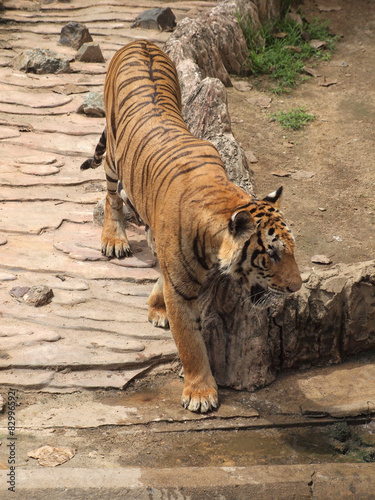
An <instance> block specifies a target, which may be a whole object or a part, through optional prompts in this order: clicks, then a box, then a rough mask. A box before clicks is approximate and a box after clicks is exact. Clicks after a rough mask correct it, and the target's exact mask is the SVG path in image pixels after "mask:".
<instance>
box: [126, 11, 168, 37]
mask: <svg viewBox="0 0 375 500" xmlns="http://www.w3.org/2000/svg"><path fill="white" fill-rule="evenodd" d="M130 27H131V28H142V29H146V30H157V29H158V30H160V31H173V29H174V28H175V27H176V16H175V15H174V14H173V12H172V9H171V8H170V7H166V8H164V9H163V8H158V7H157V8H155V9H148V10H145V11H144V12H142V13H141V14H139V15H138V16H137V17H136V18H135V21H134V22H133V23H132V24H131V25H130Z"/></svg>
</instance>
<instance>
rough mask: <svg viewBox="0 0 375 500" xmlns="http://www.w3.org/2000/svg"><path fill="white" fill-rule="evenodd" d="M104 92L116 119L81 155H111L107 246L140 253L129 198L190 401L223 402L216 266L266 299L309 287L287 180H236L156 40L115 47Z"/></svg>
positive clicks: (91, 164)
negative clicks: (207, 295)
mask: <svg viewBox="0 0 375 500" xmlns="http://www.w3.org/2000/svg"><path fill="white" fill-rule="evenodd" d="M104 100H105V112H106V128H105V130H104V132H103V134H102V136H101V138H100V141H99V143H98V145H97V147H96V149H95V154H94V157H93V158H91V159H89V160H86V161H85V162H84V163H83V164H82V165H81V168H82V169H83V170H85V169H87V168H96V167H97V166H99V165H100V164H101V162H102V159H103V157H104V155H105V161H104V169H105V176H106V183H107V194H106V201H105V217H104V225H103V230H102V238H101V245H102V253H103V254H104V255H105V256H107V257H128V256H130V255H131V254H132V252H131V247H130V244H129V241H128V238H127V235H126V229H125V222H124V217H123V211H122V207H123V203H126V204H127V205H128V207H129V209H130V211H131V212H132V213H133V214H134V216H135V217H136V219H137V220H138V221H140V222H143V223H144V225H145V229H146V235H147V239H148V241H149V242H150V245H151V247H152V248H153V249H154V250H155V252H156V255H157V258H158V261H159V264H160V269H161V276H160V278H159V279H158V281H157V282H156V283H155V285H154V287H153V289H152V292H151V294H150V297H149V299H148V308H149V309H148V319H149V321H150V322H151V323H152V324H153V325H154V326H157V327H163V328H167V327H170V329H171V332H172V336H173V338H174V341H175V343H176V346H177V351H178V355H179V358H180V360H181V363H182V366H183V371H184V386H183V392H182V396H181V404H182V406H183V407H184V408H186V409H188V410H190V411H193V412H201V413H206V412H208V411H212V410H215V409H216V408H217V407H218V388H217V384H216V382H215V379H214V377H213V375H212V372H211V369H210V365H209V360H208V355H207V351H206V347H205V344H204V341H203V336H202V328H201V320H200V314H199V308H198V296H199V292H200V289H201V286H202V283H203V281H204V280H205V277H206V275H207V273H208V271H209V270H210V269H211V268H212V267H213V266H217V267H218V268H219V269H220V272H222V273H226V274H229V275H230V276H231V277H232V278H233V279H234V280H237V281H238V282H239V283H240V284H241V286H243V287H244V288H245V290H246V293H248V294H249V296H250V297H253V296H254V297H256V298H257V299H258V298H259V297H260V296H261V295H262V294H270V293H271V294H274V295H275V294H284V295H285V294H290V293H294V292H297V291H298V290H299V289H300V288H301V283H302V281H301V276H300V273H299V270H298V266H297V263H296V260H295V257H294V247H295V241H294V238H293V236H292V233H291V231H290V229H289V228H288V226H287V225H286V223H285V222H284V219H283V216H282V213H281V212H280V206H279V204H280V199H281V194H282V187H281V188H279V189H277V190H276V191H274V192H272V193H271V194H269V195H268V196H266V197H265V198H264V199H257V198H254V197H252V196H250V195H249V194H247V193H246V192H245V191H243V190H242V189H240V188H239V187H238V186H237V185H235V184H233V183H232V182H230V181H229V179H228V177H227V174H226V171H225V168H224V164H223V162H222V160H221V158H220V156H219V153H218V151H217V150H216V149H215V147H214V146H213V144H211V143H210V142H208V141H205V140H201V139H198V138H196V137H194V136H193V135H192V134H191V133H190V131H189V130H188V128H187V126H186V124H185V122H184V120H183V118H182V114H181V92H180V86H179V81H178V77H177V71H176V68H175V66H174V64H173V62H172V61H171V60H170V58H169V57H168V56H167V55H166V54H165V53H164V52H163V51H162V50H161V49H159V48H158V47H157V46H156V45H155V44H153V43H151V42H150V41H147V40H138V41H134V42H131V43H129V44H127V45H126V46H124V47H123V48H121V49H120V50H118V51H117V52H116V53H115V55H114V56H113V58H112V60H111V62H110V64H109V67H108V71H107V75H106V79H105V84H104Z"/></svg>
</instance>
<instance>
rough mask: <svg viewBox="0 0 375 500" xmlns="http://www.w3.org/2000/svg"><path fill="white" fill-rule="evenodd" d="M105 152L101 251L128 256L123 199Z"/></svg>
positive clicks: (129, 253)
mask: <svg viewBox="0 0 375 500" xmlns="http://www.w3.org/2000/svg"><path fill="white" fill-rule="evenodd" d="M112 165H113V163H112V162H111V160H110V158H109V155H108V153H107V156H106V159H105V163H104V168H105V172H106V179H107V196H106V201H105V211H104V225H103V231H102V253H103V254H104V255H106V256H107V257H117V258H121V257H129V256H130V255H132V251H131V249H130V245H129V241H128V238H127V236H126V230H125V218H124V213H123V210H122V207H123V201H122V199H121V198H120V196H119V194H118V193H117V183H118V179H117V174H116V170H115V169H114V168H113V167H112Z"/></svg>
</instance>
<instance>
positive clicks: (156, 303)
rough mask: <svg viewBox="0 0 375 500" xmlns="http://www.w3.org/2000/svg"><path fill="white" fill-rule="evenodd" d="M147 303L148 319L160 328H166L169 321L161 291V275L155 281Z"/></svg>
mask: <svg viewBox="0 0 375 500" xmlns="http://www.w3.org/2000/svg"><path fill="white" fill-rule="evenodd" d="M147 304H148V320H149V321H150V323H152V324H153V325H154V326H158V327H160V328H168V327H169V321H168V316H167V311H166V309H165V302H164V292H163V277H162V276H160V278H159V279H158V281H157V282H156V283H155V285H154V288H153V289H152V292H151V294H150V297H149V299H148V301H147Z"/></svg>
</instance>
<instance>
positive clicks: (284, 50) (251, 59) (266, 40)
mask: <svg viewBox="0 0 375 500" xmlns="http://www.w3.org/2000/svg"><path fill="white" fill-rule="evenodd" d="M239 23H240V26H241V28H242V30H243V32H244V35H245V38H246V42H247V46H248V48H249V54H248V59H247V61H246V67H247V69H249V70H250V71H251V73H252V74H254V75H269V77H270V78H271V79H273V80H274V81H275V83H274V84H273V85H271V87H270V88H269V90H271V91H272V92H274V93H276V94H281V93H282V92H288V91H290V90H291V89H293V88H295V86H296V85H297V83H299V82H301V81H302V80H304V79H306V78H307V77H303V76H301V74H302V72H303V67H304V66H305V64H306V62H307V61H310V60H311V59H313V58H318V59H324V60H329V58H330V57H331V54H332V51H333V50H334V48H335V43H336V40H337V37H335V36H332V35H331V34H330V32H329V29H328V21H319V20H318V19H316V20H314V21H313V22H311V23H307V22H306V21H304V22H303V26H300V25H299V24H298V23H297V22H295V21H293V20H291V19H290V18H288V16H285V17H284V18H282V19H280V20H278V21H276V22H274V23H272V24H266V25H263V26H262V27H261V28H260V29H258V30H256V29H254V25H253V22H252V20H251V19H249V17H248V16H247V15H246V16H244V17H242V18H239ZM280 33H283V34H285V35H284V36H283V37H282V38H278V37H275V35H278V34H280ZM306 39H310V40H313V39H318V40H321V41H323V42H325V43H326V46H325V48H324V49H315V48H313V47H311V46H310V44H309V41H306ZM290 47H296V48H297V50H295V49H293V48H290Z"/></svg>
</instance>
